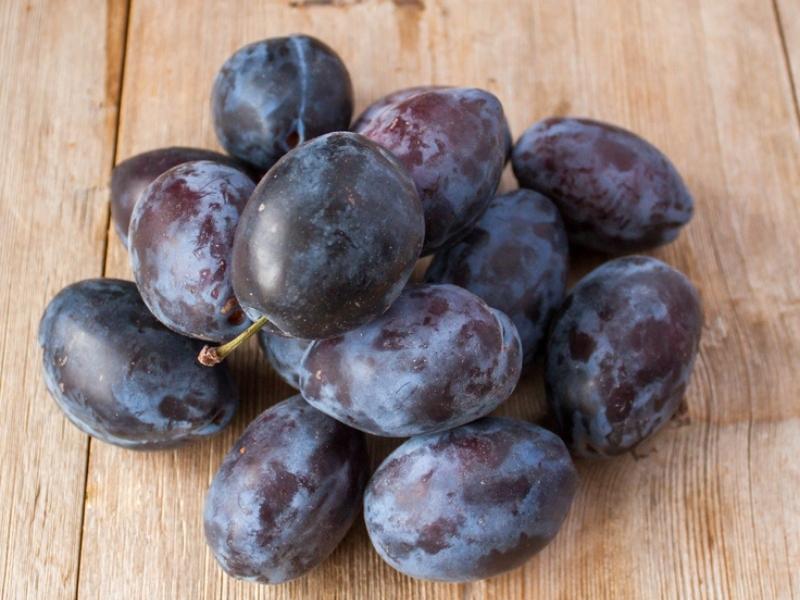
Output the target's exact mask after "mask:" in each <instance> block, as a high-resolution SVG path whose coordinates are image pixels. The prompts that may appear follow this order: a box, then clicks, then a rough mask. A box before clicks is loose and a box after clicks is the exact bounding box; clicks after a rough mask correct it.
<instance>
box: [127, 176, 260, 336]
mask: <svg viewBox="0 0 800 600" xmlns="http://www.w3.org/2000/svg"><path fill="white" fill-rule="evenodd" d="M253 188H254V185H253V182H252V180H251V179H250V178H249V177H248V176H247V175H245V174H244V173H243V172H241V171H239V170H237V169H234V168H233V167H229V166H227V165H222V164H219V163H215V162H210V161H195V162H189V163H184V164H181V165H178V166H177V167H173V168H172V169H170V170H169V171H167V172H166V173H163V174H161V175H160V176H159V177H158V178H156V180H155V181H154V182H153V183H152V184H151V185H150V186H148V188H147V189H146V190H145V192H144V194H143V195H142V197H141V198H140V199H139V202H138V203H137V204H136V207H135V208H134V211H133V216H132V218H131V226H130V255H131V266H132V267H133V274H134V277H135V278H136V284H137V285H138V286H139V291H140V292H141V294H142V298H143V299H144V301H145V303H146V304H147V306H148V307H149V308H150V310H151V311H152V312H153V314H154V315H155V316H156V317H157V318H158V320H159V321H161V322H162V323H164V324H165V325H166V326H167V327H169V328H170V329H172V330H174V331H177V332H178V333H181V334H183V335H187V336H190V337H194V338H198V339H202V340H209V341H216V342H222V341H225V340H227V339H229V338H231V337H234V336H235V335H237V334H238V333H240V332H241V331H243V330H244V329H245V328H246V327H247V325H248V322H247V318H246V316H245V314H244V312H243V311H242V309H241V308H240V307H239V303H238V302H237V301H236V297H235V296H234V293H233V287H232V285H231V282H230V274H229V272H230V269H229V265H230V260H231V258H230V257H231V253H232V250H233V236H234V232H235V231H236V225H237V223H238V222H239V215H240V214H241V212H242V210H243V209H244V206H245V204H246V203H247V199H248V198H249V197H250V194H251V193H252V191H253Z"/></svg>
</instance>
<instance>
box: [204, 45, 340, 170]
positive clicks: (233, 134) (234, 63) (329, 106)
mask: <svg viewBox="0 0 800 600" xmlns="http://www.w3.org/2000/svg"><path fill="white" fill-rule="evenodd" d="M211 107H212V111H213V115H214V129H215V130H216V132H217V137H218V138H219V141H220V143H221V144H222V146H223V147H224V148H225V150H227V151H228V152H229V153H230V154H231V155H233V156H236V157H237V158H240V159H242V160H244V161H247V162H248V163H250V164H252V165H255V166H256V167H259V168H261V169H264V170H266V169H268V168H270V167H271V166H272V165H273V164H274V163H275V161H277V160H278V159H279V158H280V157H281V156H283V155H284V154H286V152H288V151H289V150H291V149H292V148H294V147H295V146H297V145H298V144H301V143H302V142H304V141H306V140H310V139H311V138H313V137H316V136H318V135H322V134H324V133H329V132H331V131H341V130H345V129H347V126H348V125H349V124H350V118H351V117H352V115H353V86H352V84H351V83H350V75H349V74H348V73H347V68H346V67H345V66H344V63H343V62H342V61H341V59H340V58H339V56H338V55H337V54H336V53H335V52H334V51H333V50H331V49H330V48H329V47H328V46H326V45H325V44H323V43H322V42H321V41H319V40H317V39H315V38H313V37H309V36H307V35H291V36H289V37H279V38H270V39H267V40H262V41H260V42H256V43H254V44H250V45H248V46H245V47H243V48H240V49H239V50H237V51H236V52H235V53H234V54H233V56H231V57H230V58H229V59H228V60H227V61H226V62H225V64H224V65H223V66H222V68H221V69H220V72H219V74H218V75H217V78H216V80H215V81H214V88H213V90H212V92H211Z"/></svg>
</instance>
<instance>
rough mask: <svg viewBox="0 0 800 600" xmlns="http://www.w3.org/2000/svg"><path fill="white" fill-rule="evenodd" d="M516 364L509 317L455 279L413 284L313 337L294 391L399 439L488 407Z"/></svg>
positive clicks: (511, 379)
mask: <svg viewBox="0 0 800 600" xmlns="http://www.w3.org/2000/svg"><path fill="white" fill-rule="evenodd" d="M521 367H522V349H521V347H520V341H519V336H518V335H517V330H516V328H515V327H514V324H513V323H512V322H511V321H510V319H509V318H508V317H507V316H506V315H504V314H503V313H501V312H499V311H497V310H494V309H492V308H490V307H489V306H487V304H486V303H485V302H484V301H483V300H481V299H480V298H478V297H477V296H475V295H474V294H472V293H471V292H468V291H467V290H464V289H462V288H459V287H456V286H454V285H419V286H410V287H408V288H407V289H406V290H405V291H404V292H403V293H402V294H401V295H400V298H398V299H397V301H396V302H395V303H394V304H393V305H392V307H391V308H390V309H389V310H388V311H387V312H386V313H385V314H383V315H382V316H380V317H378V318H377V319H375V320H374V321H372V322H370V323H368V324H367V325H364V326H362V327H360V328H358V329H355V330H353V331H350V332H348V333H346V334H344V335H341V336H337V337H333V338H328V339H325V340H317V341H315V342H313V343H312V344H311V346H309V348H308V350H307V351H306V354H305V356H304V357H303V364H302V368H301V377H300V391H301V393H302V394H303V397H304V398H305V399H306V400H307V401H308V402H310V403H311V404H312V405H313V406H315V407H317V408H319V409H320V410H321V411H323V412H325V413H327V414H329V415H331V416H332V417H335V418H337V419H339V420H341V421H342V422H343V423H347V424H348V425H351V426H352V427H356V428H358V429H361V430H363V431H366V432H369V433H373V434H375V435H383V436H390V437H406V436H410V435H417V434H420V433H427V432H431V431H439V430H442V429H449V428H451V427H455V426H457V425H461V424H463V423H468V422H469V421H474V420H475V419H477V418H480V417H482V416H484V415H486V414H488V413H489V412H491V411H492V410H494V409H495V408H497V406H499V405H500V404H501V403H502V402H503V401H504V400H505V399H506V398H508V397H509V396H510V395H511V393H512V392H513V391H514V387H515V386H516V384H517V381H518V379H519V375H520V370H521Z"/></svg>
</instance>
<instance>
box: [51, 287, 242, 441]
mask: <svg viewBox="0 0 800 600" xmlns="http://www.w3.org/2000/svg"><path fill="white" fill-rule="evenodd" d="M39 345H40V346H41V347H42V351H43V363H44V379H45V383H46V384H47V389H48V390H49V391H50V394H51V395H52V396H53V398H54V399H55V400H56V402H57V403H58V405H59V407H60V408H61V410H62V411H64V414H66V416H67V417H68V418H69V420H70V421H72V422H73V423H74V424H75V425H76V426H77V427H78V428H79V429H80V430H82V431H84V432H86V433H88V434H89V435H91V436H93V437H95V438H97V439H99V440H102V441H104V442H108V443H110V444H116V445H118V446H124V447H127V448H137V449H154V448H164V447H170V446H176V445H179V444H181V443H184V442H187V441H189V440H192V439H195V438H199V437H205V436H209V435H213V434H214V433H216V432H218V431H220V430H221V429H222V428H223V427H225V425H227V424H228V422H229V421H230V420H231V417H233V414H234V412H235V411H236V407H237V394H236V391H235V389H234V387H233V384H232V382H231V379H230V377H229V375H228V371H227V369H224V368H223V369H214V370H211V369H206V368H204V367H201V366H200V365H199V364H197V361H196V360H195V357H196V355H197V352H198V350H199V349H200V347H201V346H202V344H201V343H200V342H197V341H194V340H190V339H188V338H185V337H182V336H179V335H178V334H176V333H173V332H172V331H170V330H169V329H167V328H166V327H164V326H163V325H162V324H161V323H159V322H158V321H157V320H156V319H155V317H153V315H152V314H150V311H149V310H148V309H147V307H146V306H145V304H144V302H142V299H141V298H140V296H139V292H138V291H137V289H136V286H135V285H134V284H133V283H132V282H130V281H120V280H117V279H88V280H85V281H80V282H78V283H74V284H72V285H70V286H68V287H66V288H64V289H63V290H61V291H60V292H59V293H58V294H57V295H56V296H55V297H54V298H53V299H52V300H51V301H50V304H49V305H48V306H47V309H46V310H45V313H44V316H43V317H42V321H41V323H40V324H39Z"/></svg>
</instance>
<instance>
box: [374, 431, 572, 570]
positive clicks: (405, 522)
mask: <svg viewBox="0 0 800 600" xmlns="http://www.w3.org/2000/svg"><path fill="white" fill-rule="evenodd" d="M577 483H578V478H577V473H576V472H575V468H574V466H573V464H572V461H571V459H570V456H569V453H568V451H567V449H566V447H565V446H564V443H563V442H562V441H561V440H560V439H559V438H558V436H556V435H555V434H553V433H551V432H549V431H547V430H546V429H543V428H541V427H538V426H536V425H533V424H531V423H526V422H524V421H519V420H516V419H508V418H497V417H487V418H484V419H481V420H478V421H475V422H473V423H470V424H468V425H463V426H461V427H458V428H456V429H451V430H449V431H444V432H440V433H432V434H428V435H424V436H418V437H414V438H411V439H410V440H408V441H406V442H405V443H404V444H402V445H401V446H400V447H399V448H397V449H396V450H395V451H394V452H392V454H390V455H389V457H388V458H386V460H385V461H384V462H383V463H382V464H381V465H380V466H379V467H378V469H377V470H376V471H375V473H374V474H373V476H372V479H371V480H370V482H369V484H368V486H367V490H366V493H365V495H364V520H365V521H366V524H367V532H368V533H369V537H370V540H371V541H372V544H373V546H374V548H375V550H377V552H378V554H380V556H381V558H383V559H384V560H385V561H386V562H387V563H389V564H390V565H391V566H392V567H394V568H395V569H397V570H399V571H401V572H402V573H405V574H406V575H410V576H412V577H417V578H421V579H433V580H438V581H452V582H462V581H472V580H476V579H483V578H486V577H492V576H494V575H498V574H500V573H503V572H505V571H508V570H510V569H513V568H515V567H518V566H519V565H521V564H523V563H524V562H525V561H527V560H528V559H529V558H530V557H531V556H533V555H534V554H536V553H537V552H538V551H540V550H541V549H542V548H543V547H544V546H546V545H547V544H548V543H549V542H550V540H552V539H553V537H555V535H556V533H557V532H558V530H559V529H560V527H561V524H562V523H563V521H564V519H565V518H566V515H567V512H568V511H569V507H570V505H571V503H572V500H573V498H574V495H575V490H576V488H577Z"/></svg>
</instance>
